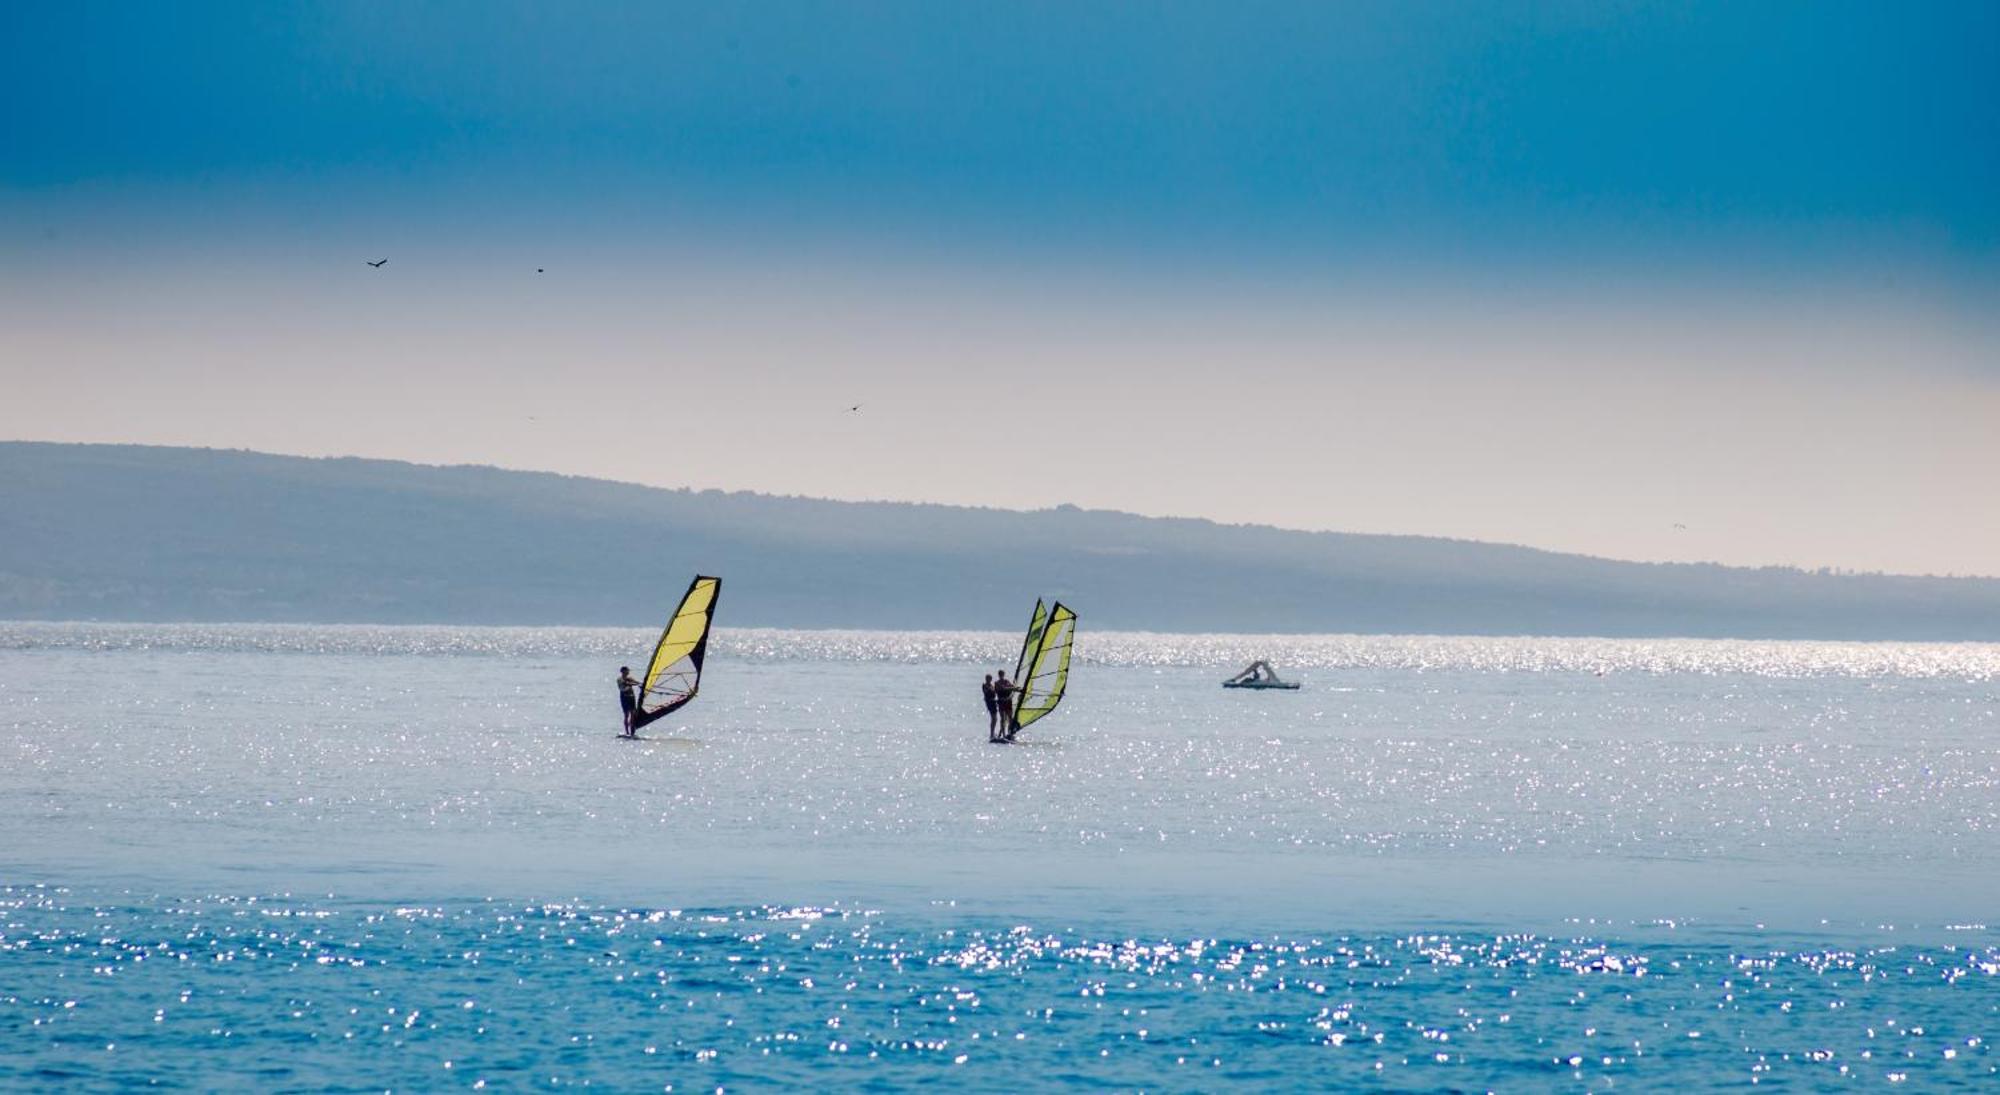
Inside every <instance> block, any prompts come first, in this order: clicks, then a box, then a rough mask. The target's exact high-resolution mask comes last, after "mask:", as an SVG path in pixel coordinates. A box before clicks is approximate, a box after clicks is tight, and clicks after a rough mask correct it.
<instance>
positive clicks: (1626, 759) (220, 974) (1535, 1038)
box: [0, 624, 2000, 1090]
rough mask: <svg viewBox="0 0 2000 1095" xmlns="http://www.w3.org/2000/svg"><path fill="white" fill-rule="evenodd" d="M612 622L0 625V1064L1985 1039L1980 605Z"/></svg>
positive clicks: (1787, 1071)
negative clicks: (627, 737)
mask: <svg viewBox="0 0 2000 1095" xmlns="http://www.w3.org/2000/svg"><path fill="white" fill-rule="evenodd" d="M651 639H652V636H650V635H648V634H646V633H643V632H638V631H620V630H574V629H464V628H370V627H337V628H336V627H280V626H271V627H263V626H256V627H253V626H242V627H236V626H231V627H217V626H110V625H41V624H7V625H0V1083H4V1084H5V1085H7V1086H11V1087H22V1086H46V1085H52V1084H61V1083H70V1084H85V1085H104V1086H114V1085H124V1084H136V1083H141V1082H148V1081H156V1082H161V1083H166V1084H172V1085H181V1086H188V1087H197V1088H218V1087H223V1088H227V1087H240V1088H259V1089H263V1088H271V1087H280V1088H282V1087H315V1088H317V1087H322V1086H337V1087H350V1088H371V1089H382V1088H422V1089H431V1088H441V1087H465V1088H475V1087H478V1086H480V1085H482V1084H483V1085H484V1086H485V1087H487V1088H493V1089H499V1088H507V1089H515V1088H525V1087H530V1086H533V1087H548V1086H551V1085H556V1086H562V1085H584V1084H592V1085H599V1086H612V1087H616V1088H620V1089H624V1088H637V1087H657V1088H669V1087H670V1088H673V1089H675V1090H687V1089H697V1088H698V1089H703V1090H713V1089H715V1088H717V1087H724V1088H729V1087H738V1086H749V1087H759V1086H776V1085H779V1084H793V1085H801V1086H802V1085H808V1084H810V1085H815V1086H817V1085H830V1084H875V1085H877V1086H885V1087H900V1086H904V1085H915V1084H920V1083H926V1082H932V1083H948V1084H951V1085H953V1086H958V1087H967V1088H972V1089H992V1090H1000V1089H1010V1090H1017V1089H1020V1088H1023V1087H1028V1086H1043V1085H1047V1084H1049V1083H1052V1082H1059V1081H1065V1080H1074V1081H1078V1082H1088V1083H1092V1084H1098V1085H1105V1086H1115V1087H1130V1088H1162V1087H1164V1088H1170V1089H1199V1088H1213V1087H1218V1086H1226V1085H1230V1084H1244V1085H1252V1084H1254V1085H1257V1086H1262V1087H1273V1086H1288V1087H1298V1088H1329V1087H1339V1086H1351V1085H1357V1084H1370V1085H1376V1086H1384V1087H1390V1088H1412V1089H1432V1088H1439V1087H1444V1088H1461V1089H1486V1088H1498V1089H1503V1090H1507V1089H1521V1088H1543V1087H1551V1086H1554V1087H1574V1088H1578V1089H1598V1088H1603V1087H1607V1086H1615V1085H1621V1084H1622V1085H1626V1086H1638V1087H1642V1088H1651V1087H1660V1086H1666V1085H1668V1084H1680V1085H1695V1086H1708V1085H1720V1084H1730V1085H1735V1084H1739V1083H1743V1082H1746V1081H1757V1082H1760V1083H1779V1084H1786V1083H1789V1084H1792V1085H1799V1086H1807V1085H1822V1084H1828V1083H1833V1082H1838V1081H1841V1080H1843V1079H1845V1080H1856V1081H1862V1082H1866V1083H1870V1084H1875V1083H1881V1082H1893V1081H1897V1080H1908V1081H1910V1082H1911V1083H1912V1084H1915V1085H1918V1086H1925V1087H1943V1086H1950V1085H1954V1084H1958V1085H1963V1086H1967V1087H1985V1086H1988V1085H1991V1084H1994V1083H1996V1082H1997V1081H1996V1068H2000V1055H1995V1054H1994V1052H1993V1051H1992V1049H1991V1046H1990V1040H1991V1039H1992V1038H1994V1037H2000V934H1996V933H1995V932H1994V931H1993V930H1992V929H1990V928H1989V927H1988V925H1989V923H1993V922H1994V917H1996V916H2000V870H1996V868H2000V850H1996V848H1995V836H1996V832H2000V646H1993V645H1979V644H1942V645H1922V644H1812V643H1739V642H1706V641H1704V642H1697V641H1622V640H1621V641H1611V640H1556V639H1450V638H1371V637H1355V636H1313V637H1269V636H1260V637H1246V636H1224V637H1206V638H1201V639H1194V638H1189V637H1186V636H1168V635H1139V634H1102V633H1093V632H1090V631H1089V630H1087V629H1086V630H1085V631H1084V632H1083V633H1081V634H1080V636H1079V638H1078V642H1077V654H1078V664H1077V666H1076V669H1075V672H1074V674H1073V678H1072V682H1071V690H1070V695H1069V697H1068V699H1067V700H1066V701H1065V702H1064V704H1063V707H1062V708H1061V709H1060V710H1059V711H1058V712H1057V713H1056V714H1054V715H1052V716H1050V717H1049V718H1048V719H1046V720H1044V721H1043V722H1042V723H1040V724H1038V725H1036V726H1035V727H1033V728H1031V729H1030V730H1029V731H1028V732H1027V733H1025V734H1024V735H1023V736H1022V742H1023V744H1021V745H1017V746H1011V747H1008V746H993V745H989V744H987V742H986V725H985V723H986V720H985V713H984V711H983V709H982V708H981V706H980V700H979V695H978V684H979V678H980V676H981V675H982V674H983V673H984V672H985V671H988V670H991V669H995V668H1002V667H1005V668H1008V669H1010V670H1011V668H1012V661H1013V654H1014V649H1013V646H1014V644H1015V643H1017V642H1018V639H1017V638H1016V637H1011V636H1003V635H996V634H982V633H926V634H889V633H870V632H856V633H828V632H781V631H737V632H730V631H724V632H722V633H720V634H719V636H718V638H717V641H716V643H715V644H714V646H713V648H712V651H711V659H712V660H711V662H710V666H709V670H710V671H709V673H708V674H707V676H706V679H705V680H704V681H703V685H702V692H701V696H700V698H699V699H698V700H697V701H696V702H695V703H693V704H692V705H690V706H689V707H688V708H686V709H685V710H684V711H683V712H681V713H680V714H679V715H677V716H675V717H672V718H669V719H667V720H663V721H662V722H659V723H655V724H653V725H652V726H650V727H648V728H647V730H646V734H647V740H642V741H637V742H625V741H620V740H617V739H616V738H615V737H614V733H615V731H616V728H617V722H618V704H617V694H616V690H615V688H614V687H613V684H612V682H613V679H614V678H615V676H616V674H617V667H618V666H619V665H620V664H633V663H638V662H642V661H643V660H644V657H645V654H646V652H647V651H648V650H649V649H650V644H651ZM1253 658H1267V659H1269V660H1271V661H1272V662H1274V663H1275V664H1276V665H1278V667H1279V668H1280V670H1281V671H1282V672H1284V673H1286V674H1287V675H1288V676H1295V677H1298V678H1300V679H1302V680H1303V681H1304V683H1305V687H1304V689H1302V690H1301V691H1298V692H1242V691H1228V690H1224V689H1222V688H1221V687H1220V681H1221V679H1222V678H1223V677H1224V676H1227V675H1228V674H1229V673H1231V672H1233V671H1234V670H1236V669H1238V668H1240V667H1241V666H1242V665H1244V664H1246V663H1247V662H1249V661H1250V660H1252V659H1253Z"/></svg>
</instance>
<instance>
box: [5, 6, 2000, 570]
mask: <svg viewBox="0 0 2000 1095" xmlns="http://www.w3.org/2000/svg"><path fill="white" fill-rule="evenodd" d="M0 102H4V103H5V104H6V106H5V107H4V108H0V259H4V261H0V386H3V390H4V392H5V395H4V396H0V437H4V438H13V439H31V440H53V441H110V442H142V443H153V444H174V445H202V446H213V447H222V448H253V449H260V450H266V451H274V452H287V453H299V454H305V455H345V454H352V455H363V456H376V457H388V458H396V459H407V460H416V461H422V462H429V463H479V464H496V465H500V466H505V467H514V468H528V469H540V470H551V471H559V472H565V473H572V474H579V475H592V476H602V477H608V478H615V479H622V480H631V481H637V482H644V483H650V484H655V485H661V486H693V487H700V488H706V487H719V488H724V489H750V490H759V491H766V492H773V493H784V494H805V495H815V496H826V497H836V498H857V499H860V498H868V499H878V498H879V499H902V500H922V501H941V502H951V503H959V504H970V505H992V506H1006V507H1013V508H1036V507H1042V506H1048V505H1054V504H1058V503H1073V504H1077V505H1084V506H1091V507H1103V508H1113V509H1122V510H1130V511H1135V512H1141V513H1149V514H1171V515H1188V516H1202V517H1211V518H1214V519H1217V520H1222V521H1229V522H1256V523H1268V524H1276V525H1283V526H1287V527H1294V528H1309V529H1337V530H1347V531H1361V532H1397V533H1421V534H1427V535H1441V536H1453V537H1462V538H1468V539H1481V540H1497V541H1505V542H1511V543H1523V544H1530V545H1534V546H1538V547H1547V548H1554V549H1558V550H1565V551H1579V552H1586V553H1590V554H1598V555H1608V556H1614V557H1620V558H1632V559H1647V560H1689V561H1708V560H1713V561H1721V562H1729V563H1741V564H1756V565H1763V564H1784V565H1797V566H1805V567H1814V568H1817V567H1823V566H1830V567H1836V568H1843V569H1859V570H1887V571H1901V572H1912V573H1959V574H1968V573H1973V574H1988V575H1993V574H2000V318H1996V317H2000V200H1996V195H2000V111H1996V110H1995V109H1994V106H1995V104H1996V103H2000V5H1994V4H1990V3H1970V4H1954V3H1946V2H1938V3H1926V4H1921V5H1903V4H1887V3H1883V4H1844V3H1813V4H1803V3H1801V4H1785V3H1762V4H1736V3H1717V4H1685V3H1683V4H1648V5H1628V4H1620V3H1610V2H1602V0H1600V2H1592V3H1577V4H1565V3H1534V4H1528V3H1504V2H1495V3H1480V4H1473V3H1463V4H1461V3H1421V2H1417V3H1386V2H1385V3H1353V4H1320V3H1240V2H1238V3H1228V4H1221V3H1215V4H1178V3H1160V4H1149V5H1133V4H1096V3H1087V2H1070V3H1051V4H1034V3H1001V4H979V3H963V4H935V3H907V4H904V3H846V4H800V3H791V4H787V3H772V4H758V5H740V6H738V5H717V4H701V5H674V4H665V3H646V4H630V5H620V4H612V3H596V4H589V5H567V4H562V5H559V4H508V3H429V4H426V3H382V4H363V3H350V4H281V3H267V4H205V3H196V2H189V3H179V4H171V5H169V4H93V3H29V2H24V3H16V4H10V5H5V6H4V7H0ZM378 259H387V260H388V262H387V263H386V264H385V265H383V266H381V267H371V266H368V265H366V263H367V262H369V261H373V260H378ZM856 405H858V406H859V408H860V409H859V410H858V411H857V410H850V408H851V407H854V406H856Z"/></svg>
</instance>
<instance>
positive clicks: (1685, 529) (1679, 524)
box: [1674, 521, 1687, 532]
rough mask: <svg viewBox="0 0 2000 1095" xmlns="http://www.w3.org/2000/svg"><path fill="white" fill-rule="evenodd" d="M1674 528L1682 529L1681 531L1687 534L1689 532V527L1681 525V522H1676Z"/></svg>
mask: <svg viewBox="0 0 2000 1095" xmlns="http://www.w3.org/2000/svg"><path fill="white" fill-rule="evenodd" d="M1674 527H1675V528H1677V529H1680V530H1681V531H1682V532H1686V531H1687V526H1686V525H1683V524H1681V523H1680V522H1679V521H1675V522H1674Z"/></svg>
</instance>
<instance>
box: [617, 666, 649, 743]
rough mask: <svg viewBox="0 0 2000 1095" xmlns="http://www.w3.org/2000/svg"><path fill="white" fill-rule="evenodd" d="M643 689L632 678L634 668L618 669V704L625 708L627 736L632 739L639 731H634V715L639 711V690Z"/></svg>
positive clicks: (622, 667) (623, 667)
mask: <svg viewBox="0 0 2000 1095" xmlns="http://www.w3.org/2000/svg"><path fill="white" fill-rule="evenodd" d="M641 687H643V686H642V685H640V683H639V682H638V681H637V680H634V679H633V677H632V667H631V666H629V665H621V666H619V667H618V703H619V705H620V706H622V707H623V708H625V736H626V737H628V738H629V737H632V736H633V735H635V734H637V733H638V731H637V730H634V729H632V713H633V712H634V711H637V710H638V709H639V689H640V688H641Z"/></svg>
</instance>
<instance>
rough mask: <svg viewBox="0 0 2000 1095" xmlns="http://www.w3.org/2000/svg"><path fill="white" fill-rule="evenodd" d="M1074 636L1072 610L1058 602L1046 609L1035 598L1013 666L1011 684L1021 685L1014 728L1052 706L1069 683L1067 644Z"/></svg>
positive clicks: (1033, 718) (1022, 727) (1052, 707)
mask: <svg viewBox="0 0 2000 1095" xmlns="http://www.w3.org/2000/svg"><path fill="white" fill-rule="evenodd" d="M1075 638H1076V613H1074V612H1071V611H1070V610H1069V609H1068V608H1067V607H1066V606H1064V604H1063V603H1062V602H1061V601H1057V602H1056V604H1055V607H1054V608H1052V609H1048V610H1046V611H1044V610H1043V608H1042V602H1041V600H1040V599H1039V598H1037V599H1036V601H1035V614H1034V616H1032V617H1030V618H1029V620H1028V636H1027V638H1026V639H1025V640H1023V641H1022V643H1021V660H1020V661H1019V662H1017V663H1016V664H1015V666H1014V683H1016V684H1018V685H1019V686H1020V688H1021V694H1020V697H1019V698H1018V699H1017V700H1016V701H1015V704H1014V727H1015V729H1016V730H1020V729H1025V728H1026V727H1027V726H1028V725H1029V724H1031V723H1033V722H1034V721H1035V720H1036V719H1039V718H1041V717H1042V716H1043V715H1046V714H1048V713H1049V712H1051V711H1054V710H1055V709H1056V704H1059V703H1061V702H1062V698H1063V689H1064V688H1066V687H1068V685H1069V650H1070V643H1071V641H1072V640H1074V639H1075Z"/></svg>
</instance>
